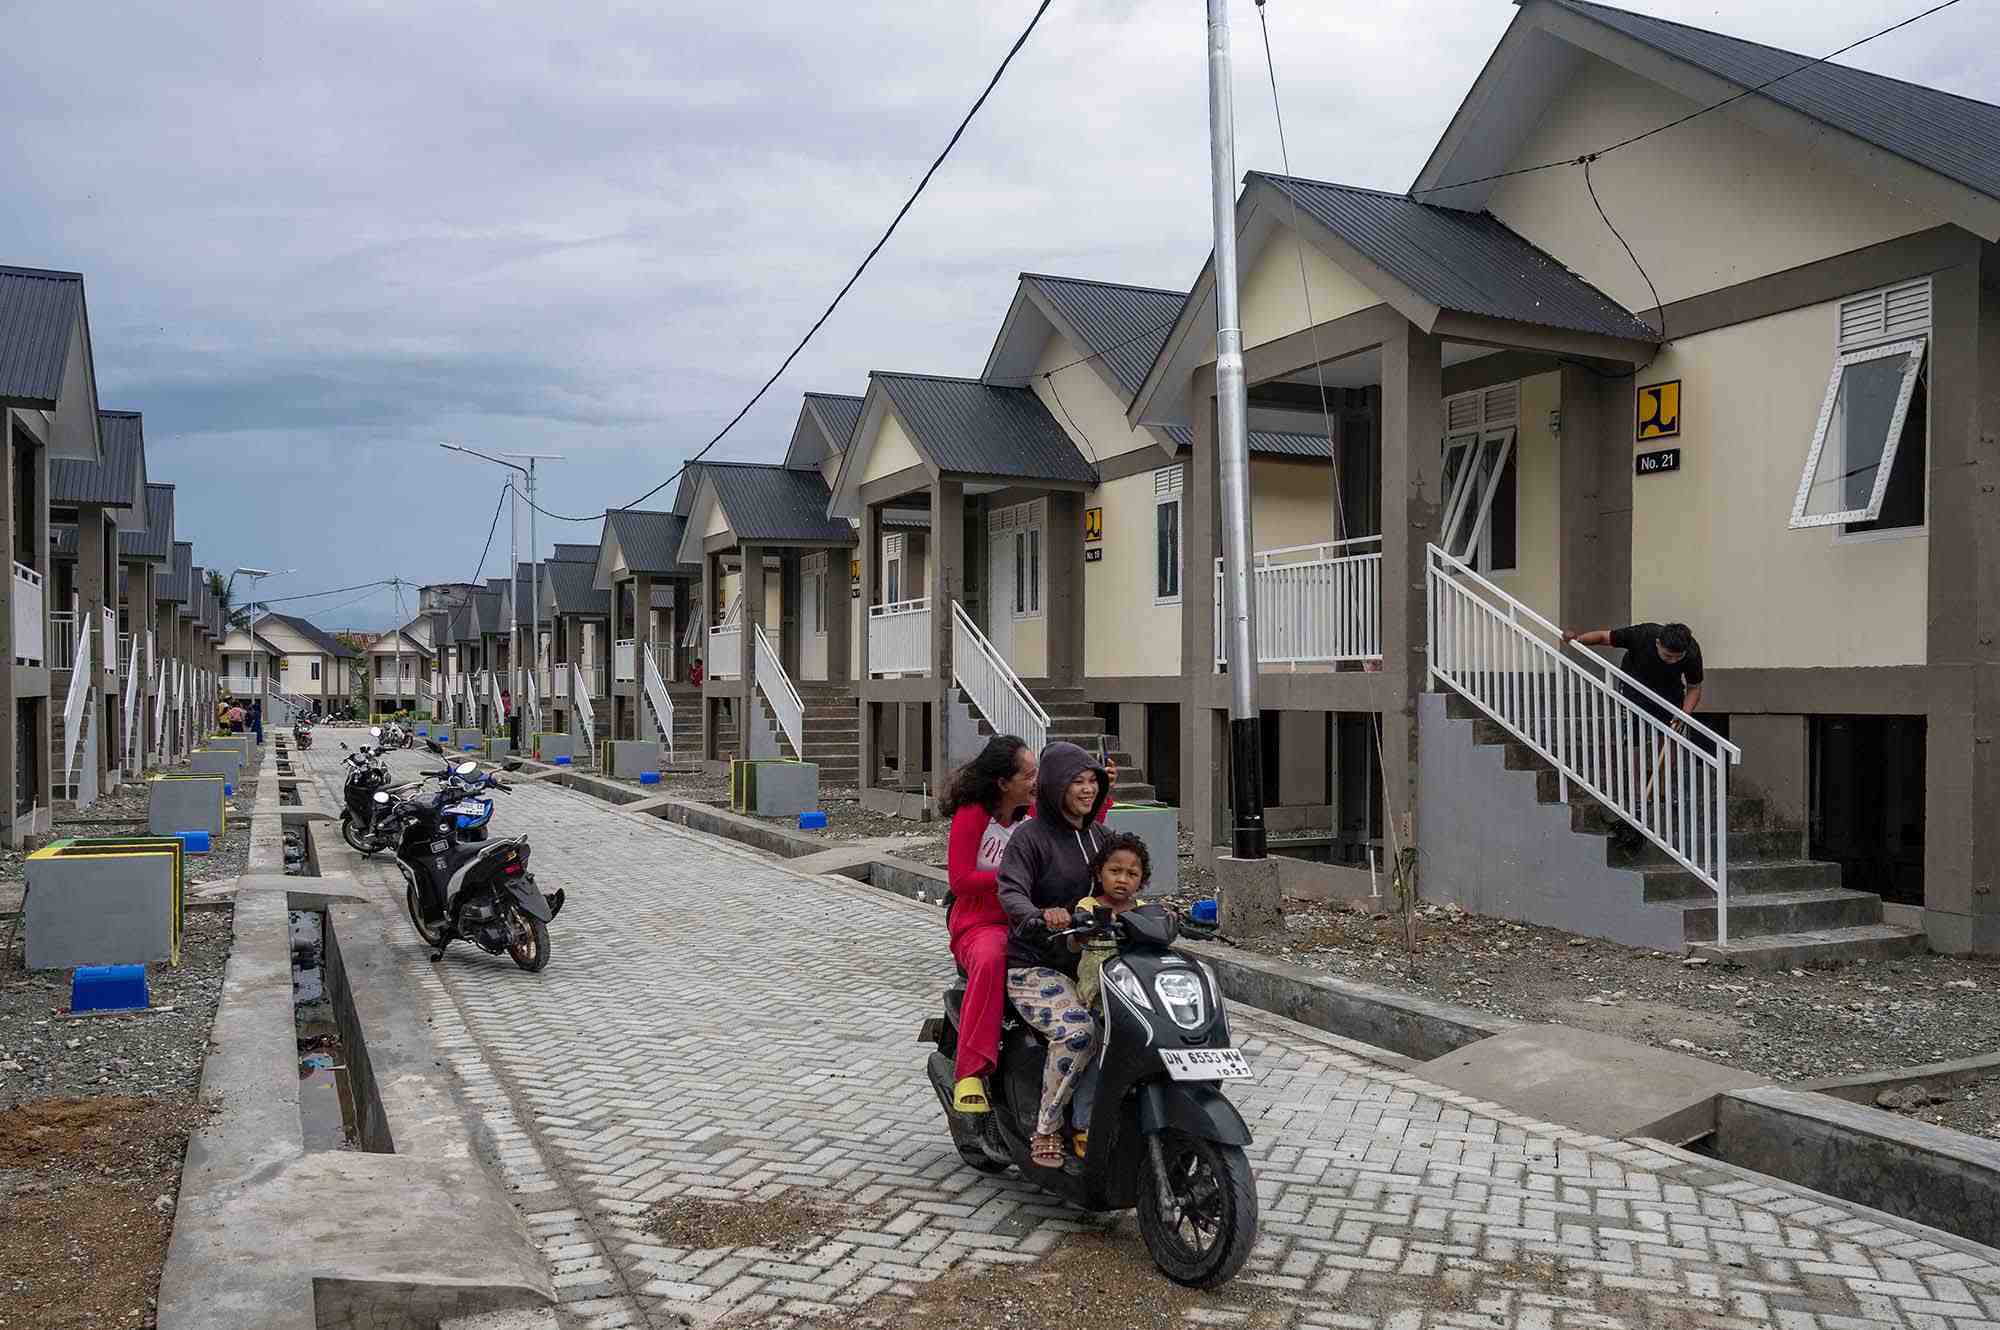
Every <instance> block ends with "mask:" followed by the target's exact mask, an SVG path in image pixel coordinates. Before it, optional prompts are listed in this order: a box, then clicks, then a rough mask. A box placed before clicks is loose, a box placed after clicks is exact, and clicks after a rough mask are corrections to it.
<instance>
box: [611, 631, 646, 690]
mask: <svg viewBox="0 0 2000 1330" xmlns="http://www.w3.org/2000/svg"><path fill="white" fill-rule="evenodd" d="M611 660H612V663H613V664H614V665H616V666H617V669H618V682H619V683H630V682H632V681H633V680H634V679H636V678H638V677H639V641H638V639H637V638H633V637H621V638H619V639H618V640H617V641H616V642H613V643H612V644H611Z"/></svg>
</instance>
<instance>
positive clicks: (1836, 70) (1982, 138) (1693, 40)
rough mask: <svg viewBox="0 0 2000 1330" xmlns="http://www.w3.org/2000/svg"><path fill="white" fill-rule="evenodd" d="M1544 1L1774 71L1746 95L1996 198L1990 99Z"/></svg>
mask: <svg viewBox="0 0 2000 1330" xmlns="http://www.w3.org/2000/svg"><path fill="white" fill-rule="evenodd" d="M1552 2H1553V3H1554V4H1556V5H1557V6H1559V7H1560V8H1563V9H1566V10H1569V11H1570V12H1572V13H1576V14H1581V15H1583V16H1584V17H1586V18H1590V19H1594V20H1596V21H1597V22H1599V23H1602V24H1604V25H1605V26H1606V27H1608V28H1612V29H1614V30H1616V31H1618V32H1622V33H1624V34H1625V35H1626V36H1628V37H1631V38H1632V39H1634V40H1635V41H1640V42H1644V43H1645V44H1646V45H1647V46H1650V47H1652V48H1653V49H1654V50H1656V51H1659V52H1661V53H1662V54H1665V55H1670V56H1673V57H1674V58H1675V59H1677V60H1684V61H1686V62H1687V63H1688V64H1691V65H1693V66H1695V67H1696V68H1698V69H1702V70H1706V71H1707V72H1708V73H1710V74H1713V75H1715V76H1716V77H1717V78H1720V79H1724V80H1727V81H1728V82H1730V83H1734V84H1736V85H1738V86H1739V87H1743V88H1752V87H1757V85H1759V84H1763V83H1769V82H1770V81H1771V80H1772V79H1782V81H1780V82H1777V83H1772V84H1771V86H1770V87H1768V88H1762V89H1760V90H1759V91H1758V92H1757V93H1756V95H1757V96H1759V97H1762V98H1765V99H1767V100H1769V101H1773V102H1776V103H1778V104H1779V105H1780V106H1785V107H1789V108H1790V109H1792V110H1794V111H1797V112H1798V113H1799V114H1801V115H1807V116H1811V117H1812V118H1813V119H1814V120H1817V121H1819V122H1820V123H1822V124H1826V125H1831V126H1833V127H1834V128H1835V129H1839V130H1842V131H1844V132H1846V133H1849V134H1852V135H1853V136H1854V137H1855V138H1858V139H1860V140H1862V141H1863V142H1866V143H1872V144H1874V145H1875V146H1876V147H1878V148H1881V149H1882V150H1883V151H1885V152H1889V153H1893V154H1895V155H1896V156H1898V157H1901V158H1903V159H1904V160H1905V161H1909V162H1914V163H1916V164H1917V165H1918V166H1921V167H1924V168H1925V169H1926V170H1930V171H1935V172H1936V173H1937V174H1939V175H1941V176H1943V177H1945V179H1947V180H1953V181H1956V182H1957V183H1959V184H1961V185H1964V186H1965V187H1966V188H1968V189H1974V190H1977V191H1978V192H1979V193H1981V194H1984V195H1986V196H1987V197H1988V198H1996V199H2000V106H1994V105H1991V104H1989V103H1986V102H1980V101H1974V100H1973V99H1972V98H1970V97H1959V96H1956V95H1954V94H1952V93H1949V92H1941V91H1939V90H1938V89H1936V88H1927V87H1924V86H1923V85H1922V84H1919V83H1906V82H1904V81H1903V80H1902V79H1894V78H1889V77H1887V76H1885V75H1882V74H1871V73H1868V72H1867V71H1866V70H1861V69H1853V68H1850V67H1849V66H1846V65H1837V64H1834V63H1832V62H1831V61H1825V60H1820V59H1819V58H1817V57H1814V56H1808V55H1801V54H1799V53H1798V52H1796V51H1786V50H1782V49H1780V48H1778V47H1775V46H1764V45H1761V44H1760V43H1757V42H1750V41H1744V40H1743V39H1742V38H1740V37H1727V36H1724V35H1723V34H1722V33H1719V32H1710V31H1708V30H1706V29H1703V28H1693V27H1689V26H1688V25H1687V24H1685V23H1672V22H1669V21H1668V20H1666V19H1662V18H1653V17H1650V16H1649V15H1645V14H1635V13H1632V12H1630V11H1629V10H1624V9H1613V8H1611V7H1610V6H1609V5H1599V4H1590V3H1587V0H1552Z"/></svg>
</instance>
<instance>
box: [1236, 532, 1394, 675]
mask: <svg viewBox="0 0 2000 1330" xmlns="http://www.w3.org/2000/svg"><path fill="white" fill-rule="evenodd" d="M1250 578H1251V586H1252V588H1253V594H1254V595H1255V597H1256V610H1255V615H1256V621H1255V623H1254V625H1253V627H1254V628H1255V630H1256V633H1257V662H1258V664H1260V665H1290V666H1293V667H1294V668H1296V667H1298V666H1300V665H1334V664H1339V663H1342V662H1346V661H1366V660H1379V659H1380V658H1381V655H1382V537H1380V536H1357V537H1356V538H1354V539H1353V540H1336V541H1328V542H1327V543H1325V544H1323V545H1293V546H1288V547H1286V548H1284V549H1275V550H1260V551H1259V552H1258V553H1257V555H1256V556H1255V557H1254V558H1253V559H1252V560H1251V569H1250ZM1223 600H1224V590H1223V580H1222V560H1220V559H1217V560H1216V561H1215V664H1216V668H1218V669H1220V668H1221V667H1222V666H1223V665H1224V664H1226V663H1227V662H1228V659H1229V632H1228V628H1227V625H1226V623H1225V619H1224V608H1225V607H1224V603H1223Z"/></svg>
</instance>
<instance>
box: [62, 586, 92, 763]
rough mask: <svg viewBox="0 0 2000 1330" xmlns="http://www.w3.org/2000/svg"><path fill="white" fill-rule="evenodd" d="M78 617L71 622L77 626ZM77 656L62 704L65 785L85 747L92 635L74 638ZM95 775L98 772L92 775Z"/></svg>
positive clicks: (73, 659)
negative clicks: (66, 694) (83, 746)
mask: <svg viewBox="0 0 2000 1330" xmlns="http://www.w3.org/2000/svg"><path fill="white" fill-rule="evenodd" d="M75 620H76V616H75V615H74V614H72V615H71V616H70V621H71V624H72V626H74V624H75ZM75 642H76V645H75V648H74V649H75V651H76V654H75V655H74V656H72V657H70V658H69V659H70V676H69V696H68V697H67V698H65V699H64V701H63V783H64V784H68V783H69V775H70V773H71V772H73V771H75V770H76V754H77V749H78V748H80V747H81V746H82V744H83V726H84V720H85V718H86V717H87V716H88V715H89V712H90V634H89V633H79V634H76V636H75ZM92 774H93V775H95V772H93V773H92Z"/></svg>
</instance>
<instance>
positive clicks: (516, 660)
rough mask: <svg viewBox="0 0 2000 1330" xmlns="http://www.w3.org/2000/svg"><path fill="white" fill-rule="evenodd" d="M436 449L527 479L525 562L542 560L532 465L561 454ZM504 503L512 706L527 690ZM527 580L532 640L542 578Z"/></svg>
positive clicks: (516, 570)
mask: <svg viewBox="0 0 2000 1330" xmlns="http://www.w3.org/2000/svg"><path fill="white" fill-rule="evenodd" d="M438 447H440V448H443V449H445V450H447V451H449V452H454V453H464V454H465V455H466V456H468V457H477V458H479V459H480V460H481V461H485V462H491V463H493V464H494V465H495V466H504V467H506V468H507V469H508V470H509V471H518V472H520V473H521V474H522V475H524V476H526V477H527V478H528V545H529V555H528V562H529V563H530V564H536V563H539V562H540V561H541V557H542V548H541V544H542V543H541V537H540V536H539V534H538V533H537V531H536V524H535V514H536V513H537V512H538V511H539V510H538V509H537V508H536V507H535V463H536V462H538V461H542V462H560V461H562V460H564V459H563V455H562V454H561V453H501V454H500V455H499V456H497V457H496V456H494V455H493V454H491V453H482V452H480V451H479V450H478V449H477V448H467V447H466V446H465V445H463V444H459V443H445V442H443V441H442V440H440V441H439V443H438ZM508 458H520V459H521V460H522V461H525V462H527V465H526V466H522V465H521V463H520V462H519V461H509V460H507V459H508ZM509 493H510V495H511V494H512V490H511V487H510V490H509ZM508 502H509V511H508V514H507V580H508V582H509V583H511V584H512V586H513V594H512V595H510V596H509V597H508V598H507V599H508V600H509V601H510V602H512V604H513V611H514V613H513V618H514V622H513V623H512V624H511V625H510V629H511V632H510V633H509V641H508V646H507V656H508V663H509V668H508V671H507V672H508V673H509V674H510V675H512V676H513V679H514V698H515V704H516V706H518V705H519V704H520V700H521V699H523V698H525V697H526V696H527V695H528V690H527V689H526V688H524V687H522V684H521V557H520V552H519V550H518V549H517V548H516V544H515V539H516V533H517V532H518V531H519V530H520V523H519V522H518V521H517V520H516V513H515V511H514V509H513V506H512V504H513V500H512V498H510V499H509V501H508ZM529 581H530V583H531V584H532V585H531V586H530V588H529V595H530V597H531V599H532V602H533V607H534V608H533V610H532V613H533V615H534V617H533V618H532V619H531V620H529V626H528V636H529V637H530V638H534V637H536V636H537V635H538V634H539V633H540V632H541V627H542V579H541V578H540V577H539V576H535V577H530V578H529ZM537 645H539V643H537Z"/></svg>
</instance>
